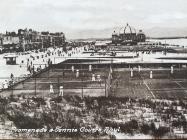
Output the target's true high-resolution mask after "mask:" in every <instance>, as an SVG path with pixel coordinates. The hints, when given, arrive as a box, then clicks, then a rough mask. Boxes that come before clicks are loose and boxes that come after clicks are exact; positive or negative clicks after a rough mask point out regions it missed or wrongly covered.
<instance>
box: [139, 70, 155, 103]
mask: <svg viewBox="0 0 187 140" xmlns="http://www.w3.org/2000/svg"><path fill="white" fill-rule="evenodd" d="M139 75H140V77H141V79H142V80H143V83H144V85H145V86H146V87H147V89H148V90H149V92H150V93H151V95H152V96H153V98H154V99H155V98H156V97H155V95H154V93H153V92H152V91H151V89H150V87H149V86H148V85H147V83H146V82H145V80H144V78H143V77H142V76H141V74H140V73H139ZM146 96H147V95H146Z"/></svg>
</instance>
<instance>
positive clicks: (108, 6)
mask: <svg viewBox="0 0 187 140" xmlns="http://www.w3.org/2000/svg"><path fill="white" fill-rule="evenodd" d="M186 5H187V1H186V0H1V3H0V25H1V27H0V31H5V30H16V29H17V28H25V27H28V28H34V29H37V30H50V31H58V30H62V31H63V30H65V31H67V32H68V30H70V29H72V30H76V31H77V30H83V29H95V30H102V29H105V28H113V27H116V26H122V25H125V24H126V23H127V22H128V23H129V24H130V25H132V26H134V27H137V28H142V27H146V28H150V27H153V26H175V27H181V26H186V23H187V16H186V13H187V9H186Z"/></svg>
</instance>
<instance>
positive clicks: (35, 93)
mask: <svg viewBox="0 0 187 140" xmlns="http://www.w3.org/2000/svg"><path fill="white" fill-rule="evenodd" d="M34 81H35V96H36V77H35V80H34Z"/></svg>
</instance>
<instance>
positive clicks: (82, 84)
mask: <svg viewBox="0 0 187 140" xmlns="http://www.w3.org/2000/svg"><path fill="white" fill-rule="evenodd" d="M81 81H82V84H81V85H82V99H83V97H84V94H83V79H81Z"/></svg>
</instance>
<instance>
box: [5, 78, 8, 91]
mask: <svg viewBox="0 0 187 140" xmlns="http://www.w3.org/2000/svg"><path fill="white" fill-rule="evenodd" d="M7 88H8V81H7V80H5V83H4V89H7Z"/></svg>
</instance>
